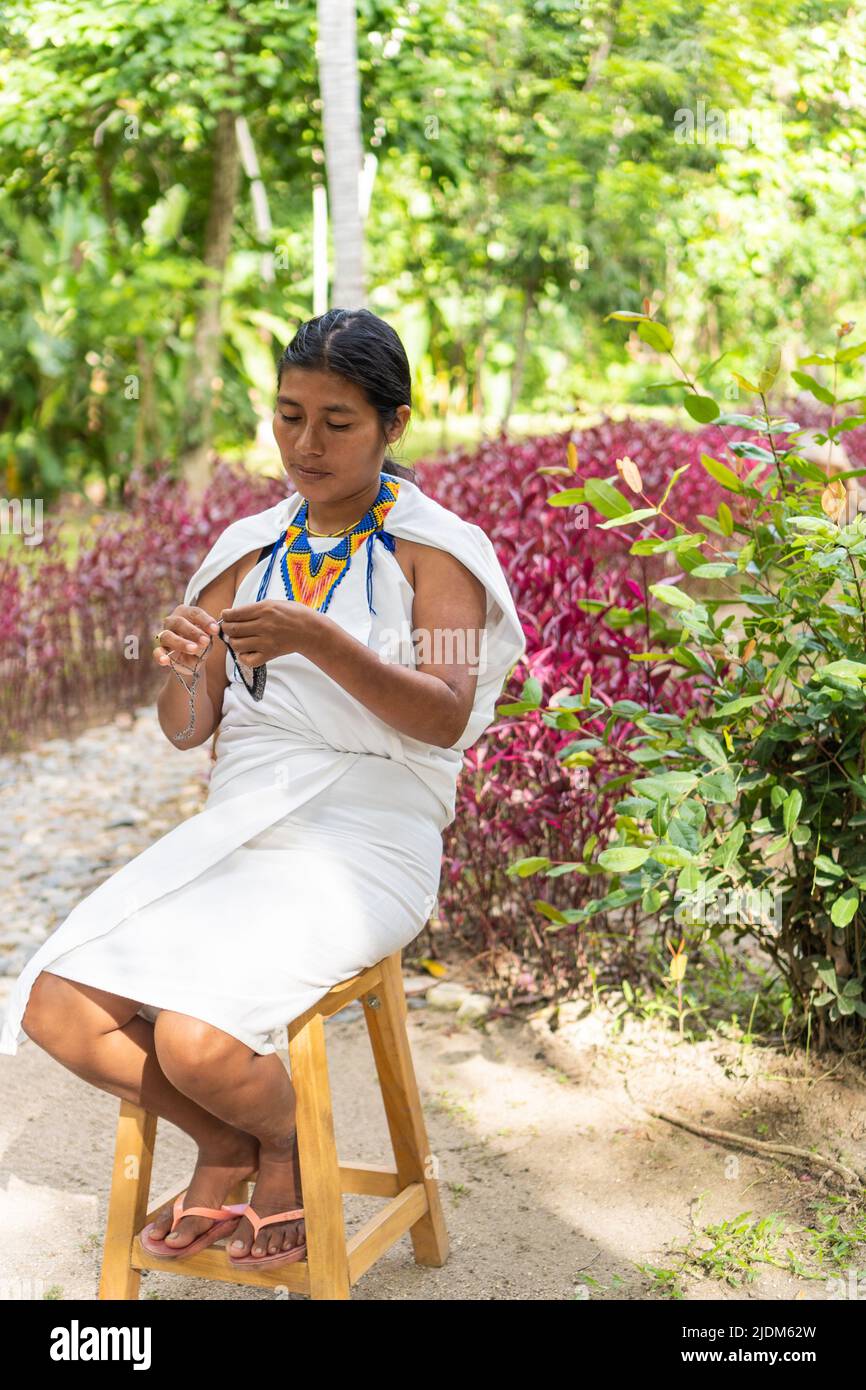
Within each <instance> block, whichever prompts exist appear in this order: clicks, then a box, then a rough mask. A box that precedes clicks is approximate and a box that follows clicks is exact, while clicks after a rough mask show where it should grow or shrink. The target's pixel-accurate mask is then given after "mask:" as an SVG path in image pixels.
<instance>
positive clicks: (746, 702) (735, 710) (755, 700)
mask: <svg viewBox="0 0 866 1390" xmlns="http://www.w3.org/2000/svg"><path fill="white" fill-rule="evenodd" d="M763 698H764V696H763V695H740V696H738V697H737V699H736V700H727V701H726V702H725V704H723V705H719V707H718V709H717V710H714V711H713V717H714V718H717V717H718V716H720V715H725V716H727V715H729V714H739V713H740V710H744V709H749V708H751V706H752V705H757V704H759V703H760V701H761V700H763Z"/></svg>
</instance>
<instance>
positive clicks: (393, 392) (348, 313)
mask: <svg viewBox="0 0 866 1390" xmlns="http://www.w3.org/2000/svg"><path fill="white" fill-rule="evenodd" d="M286 367H302V368H304V369H305V370H307V371H316V370H318V371H329V372H336V373H337V374H338V375H339V376H342V377H345V378H346V380H347V381H352V382H354V383H355V385H356V386H360V388H361V390H362V391H363V393H364V395H365V396H366V398H367V400H368V401H369V403H370V405H372V406H373V408H374V409H375V410H376V411H378V414H379V419H380V421H381V423H382V433H383V435H384V433H385V429H386V428H387V426H389V425H392V424H393V423H394V420H395V419H396V415H397V407H398V406H399V405H408V406H411V404H412V375H411V372H410V370H409V359H408V358H407V356H406V350H405V348H404V347H403V344H402V343H401V341H400V338H399V335H398V334H397V333H396V332H395V331H394V329H393V328H392V327H391V325H390V324H389V323H386V322H385V320H384V319H380V318H379V317H378V316H377V315H376V314H374V313H371V311H370V310H369V309H362V308H358V309H329V310H328V312H327V313H326V314H319V316H318V317H317V318H313V319H307V321H306V323H302V324H301V326H300V327H299V328H298V330H297V332H296V333H295V336H294V338H293V339H292V341H291V342H290V343H289V345H288V347H287V348H286V349H285V351H284V352H283V355H282V357H281V358H280V360H279V363H278V364H277V390H279V388H280V382H281V380H282V376H283V371H284V369H285V368H286ZM386 443H387V447H388V450H389V451H390V448H391V445H390V442H388V441H386ZM384 470H385V472H386V473H395V474H396V475H397V477H399V478H408V480H409V482H410V483H415V485H416V487H417V486H418V480H417V478H416V477H415V470H414V468H413V467H412V466H411V465H403V464H400V463H397V462H395V461H393V456H392V455H390V453H389V455H388V457H387V459H386V461H385V464H384Z"/></svg>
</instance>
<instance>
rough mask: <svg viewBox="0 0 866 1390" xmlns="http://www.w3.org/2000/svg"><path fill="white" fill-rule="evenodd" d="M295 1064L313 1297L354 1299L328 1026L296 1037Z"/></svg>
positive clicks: (310, 1026)
mask: <svg viewBox="0 0 866 1390" xmlns="http://www.w3.org/2000/svg"><path fill="white" fill-rule="evenodd" d="M289 1063H290V1069H291V1077H292V1084H293V1086H294V1088H295V1096H296V1099H297V1130H298V1162H299V1164H300V1169H301V1187H302V1191H303V1199H302V1200H303V1207H304V1229H305V1231H306V1233H307V1272H308V1277H309V1281H310V1297H311V1298H314V1299H348V1298H349V1296H350V1295H349V1288H350V1285H349V1258H348V1254H347V1250H346V1224H345V1220H344V1216H343V1192H342V1185H341V1182H340V1161H339V1159H338V1157H337V1142H336V1139H335V1137H334V1115H333V1108H332V1105H331V1087H330V1082H329V1080H328V1058H327V1052H326V1049H325V1021H324V1019H323V1017H322V1015H321V1014H315V1015H314V1016H313V1017H312V1018H311V1019H309V1020H308V1021H307V1022H306V1023H305V1024H303V1026H302V1027H301V1028H300V1029H299V1031H298V1032H297V1033H296V1034H295V1035H294V1037H293V1036H292V1033H291V1027H290V1028H289Z"/></svg>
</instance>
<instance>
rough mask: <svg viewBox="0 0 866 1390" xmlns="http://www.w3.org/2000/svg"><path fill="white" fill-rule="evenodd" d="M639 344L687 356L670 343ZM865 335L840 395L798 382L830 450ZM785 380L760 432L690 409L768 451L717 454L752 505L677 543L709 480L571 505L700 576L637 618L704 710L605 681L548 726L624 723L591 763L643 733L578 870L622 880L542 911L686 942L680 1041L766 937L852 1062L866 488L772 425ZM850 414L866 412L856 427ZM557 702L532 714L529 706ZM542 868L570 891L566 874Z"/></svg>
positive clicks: (789, 998) (772, 364)
mask: <svg viewBox="0 0 866 1390" xmlns="http://www.w3.org/2000/svg"><path fill="white" fill-rule="evenodd" d="M616 317H625V315H620V314H618V315H616ZM638 327H639V331H640V332H641V334H642V336H643V337H644V338H645V340H646V341H648V342H652V343H654V344H655V345H656V346H657V347H658V348H659V349H660V350H663V351H667V352H669V353H670V354H671V356H673V346H674V344H673V337H672V335H671V333H670V331H669V329H668V328H667V327H666V326H665V325H663V324H660V323H658V322H655V321H652V320H650V319H644V320H639V321H638ZM852 328H853V325H852V324H850V323H848V324H843V325H840V328H839V329H838V331H837V341H836V345H835V349H834V351H833V352H832V353H825V352H819V353H815V354H812V355H810V356H809V357H807V358H805V359H804V360H803V361H802V362H801V364H800V366H801V368H802V367H809V368H812V369H816V368H817V372H818V373H819V374H820V377H821V378H823V379H819V376H816V375H813V374H812V372H811V371H810V372H804V371H802V370H797V371H795V373H794V377H795V380H797V382H798V384H800V385H804V386H806V387H808V389H809V390H810V391H811V393H812V394H813V395H814V396H815V397H816V398H817V399H818V400H820V401H822V402H823V403H826V404H827V405H829V406H830V407H831V409H832V416H831V420H832V423H831V424H830V425H828V427H827V429H826V431H821V432H820V433H819V434H818V435H817V443H818V444H819V445H820V444H828V443H831V444H832V445H837V444H838V442H839V441H840V440H842V439H843V438H844V435H845V433H846V432H847V431H848V430H849V429H852V428H857V427H858V426H861V425H862V424H863V423H864V421H866V415H864V414H863V413H862V406H863V403H864V402H866V391H864V388H863V386H862V384H855V383H857V374H858V373H859V372H860V371H861V370H862V361H863V359H864V358H866V342H864V341H862V340H858V341H855V342H853V343H850V344H848V343H846V341H845V340H846V338H847V337H848V335H849V334H850V333H851V330H852ZM778 373H779V362H778V354H772V356H771V360H770V361H768V362H767V364H766V365H765V366H764V367H763V368H762V369H761V370H760V371H757V372H755V373H754V376H753V379H748V378H743V377H741V378H740V379H739V385H740V386H741V388H742V389H743V391H745V392H748V393H749V394H750V395H751V396H752V397H757V398H758V399H759V400H760V405H761V410H760V413H757V414H751V413H750V414H741V413H733V414H732V413H724V412H720V411H719V409H718V404H717V403H715V402H714V401H713V400H712V398H711V397H708V396H696V395H695V394H694V393H692V394H691V395H690V396H689V397H688V398H687V399H688V400H689V403H690V405H691V406H692V408H693V410H694V409H698V410H699V411H700V412H701V413H702V414H703V416H704V418H706V419H709V418H713V419H714V423H715V424H716V425H717V426H718V427H719V428H720V431H721V430H722V429H724V428H727V427H736V428H748V429H750V430H751V431H753V432H754V433H755V434H757V435H758V436H759V438H760V442H755V440H754V439H752V440H749V441H740V442H734V443H730V444H729V446H728V448H727V460H726V461H725V460H722V459H718V458H715V457H711V456H709V455H707V454H703V455H702V456H701V463H702V464H703V466H704V468H705V469H706V471H707V472H708V473H709V474H710V476H711V477H712V478H714V479H715V481H716V482H718V483H719V484H720V485H721V486H722V487H723V488H725V489H726V491H727V493H728V495H729V497H730V499H731V501H730V505H728V504H727V503H724V502H723V503H720V504H719V506H718V508H717V511H716V514H715V515H699V516H698V517H697V518H696V521H697V523H698V525H699V526H700V529H696V527H693V526H690V525H686V524H684V523H682V522H680V521H677V522H676V527H675V533H674V535H673V536H670V535H664V536H662V535H660V534H659V533H658V531H657V529H656V527H657V524H658V523H659V522H660V521H662V520H664V521H666V522H670V521H672V519H673V518H672V517H671V515H670V510H669V505H668V498H669V496H670V495H671V493H672V492H673V491H674V490H675V488H676V486H677V483H678V480H679V477H680V476H681V475H682V474H684V473H685V472H686V469H687V468H688V467H693V466H694V465H693V464H691V465H689V464H687V465H685V466H684V467H682V468H679V469H676V470H675V471H674V472H673V473H672V474H671V477H670V479H669V480H668V482H667V486H666V487H665V489H664V491H663V493H662V494H661V495H659V496H655V497H653V496H650V495H648V494H647V492H646V490H645V486H644V483H643V480H642V478H641V475H640V471H639V469H638V468H637V466H636V465H635V463H634V462H633V461H632V460H631V459H628V458H623V459H621V460H618V461H617V472H618V474H619V475H620V478H621V479H622V482H623V483H624V484H625V487H626V489H628V490H630V491H631V493H632V494H634V495H635V496H634V498H633V499H632V500H630V499H629V497H628V495H627V493H626V492H623V491H622V489H621V488H620V487H618V486H616V483H617V482H619V478H618V477H617V473H614V474H613V475H612V477H611V478H608V479H607V480H601V481H600V482H598V481H596V482H595V486H594V487H592V488H590V486H589V483H587V484H586V485H583V486H581V487H578V488H573V489H569V490H567V492H565V493H564V494H559V496H558V498H554V499H552V500H554V501H557V500H559V501H562V499H563V497H564V498H565V500H566V502H567V504H568V505H575V506H577V505H580V506H583V505H586V504H589V505H590V506H592V507H593V508H594V509H595V511H596V512H600V513H601V514H602V515H603V516H604V517H606V518H607V520H605V521H603V522H601V526H602V527H605V528H607V527H612V526H615V527H616V528H617V529H621V528H629V529H631V530H636V531H637V533H638V537H639V538H638V539H636V540H635V542H634V544H633V545H632V547H631V553H632V554H638V555H640V554H643V555H658V554H661V553H668V554H671V555H673V556H675V557H676V564H677V566H678V567H679V571H680V572H679V574H677V575H674V576H672V578H671V580H670V581H669V582H660V583H654V584H650V585H649V592H648V593H647V594H646V595H645V611H644V612H643V613H637V614H635V615H633V616H634V618H635V620H636V622H637V623H638V624H639V626H641V627H644V628H645V631H646V640H647V647H646V649H645V650H644V651H643V652H642V653H640V654H639V655H633V656H632V660H639V661H645V662H650V663H653V665H654V669H664V670H666V671H669V672H674V673H678V674H679V676H680V678H681V679H683V680H686V681H688V682H689V685H690V687H691V688H693V690H694V695H695V698H694V703H693V706H692V708H691V709H689V710H688V711H687V712H686V713H685V714H683V713H681V712H679V711H677V710H675V709H673V708H672V706H671V703H670V702H669V701H658V700H651V701H643V700H642V699H640V698H637V699H635V700H617V701H615V702H613V703H611V701H610V699H609V698H608V699H605V694H606V692H605V691H603V690H599V691H595V690H594V689H593V688H592V683H591V682H590V681H589V679H587V681H586V683H585V685H584V689H583V692H582V694H580V695H573V696H567V697H565V698H563V699H559V700H557V701H556V702H554V704H553V705H552V706H551V707H550V708H549V709H548V711H547V714H548V717H549V718H550V720H551V722H552V724H553V726H554V727H557V728H566V729H574V730H580V731H583V730H584V726H585V724H586V723H587V721H590V720H597V719H599V718H600V717H604V718H605V719H606V723H605V730H604V735H603V737H590V738H584V739H582V740H581V741H580V742H579V743H575V745H574V746H575V748H580V749H581V752H582V755H583V756H584V758H587V759H589V760H590V761H592V762H595V760H596V757H597V756H598V754H599V753H601V752H603V751H604V747H605V744H606V743H607V741H608V739H609V738H610V737H611V736H612V734H613V733H614V731H615V730H617V731H621V728H622V726H625V727H626V728H627V730H628V736H627V738H626V739H625V740H622V739H620V741H619V742H618V748H619V751H620V752H621V753H626V754H627V756H628V758H629V760H630V763H631V765H630V766H629V768H628V769H627V771H626V772H625V773H624V774H623V775H622V776H620V777H618V778H617V779H616V780H615V781H610V780H608V781H607V782H606V783H604V784H602V786H600V787H598V788H597V789H596V794H599V795H600V794H602V792H603V794H604V795H605V796H609V795H610V793H611V791H612V790H613V789H614V788H616V789H618V790H619V791H620V792H621V794H622V795H623V799H622V800H621V801H620V802H619V803H618V805H617V808H616V809H617V812H618V818H617V834H616V839H615V840H614V841H613V842H611V843H609V844H607V845H606V846H605V847H604V848H603V849H602V851H601V853H600V854H599V855H598V857H597V862H595V863H593V864H592V865H590V866H586V865H578V866H575V867H577V868H579V870H580V872H581V873H583V874H587V873H589V874H591V875H593V874H594V875H601V876H604V875H613V877H614V886H613V888H612V890H611V891H609V892H607V893H605V894H604V895H603V896H602V897H599V898H596V899H594V900H593V901H592V902H591V903H589V904H588V905H586V906H583V907H578V908H574V909H569V910H566V911H565V912H561V911H558V910H556V909H553V908H552V907H550V906H546V907H544V905H543V904H542V906H543V907H544V910H545V913H546V915H548V916H549V917H550V918H551V919H552V922H553V926H552V927H551V928H549V930H554V931H555V930H558V929H560V927H561V926H566V925H569V926H570V925H573V924H574V923H577V922H583V921H586V920H587V919H588V918H592V917H596V916H598V915H599V914H600V913H610V912H611V911H614V910H617V909H622V908H626V907H628V906H629V905H631V904H637V903H639V904H640V906H641V908H642V910H643V911H644V912H645V913H647V914H650V920H651V921H654V922H657V923H659V924H660V925H661V926H662V929H663V931H665V932H673V940H674V941H676V940H677V938H679V944H678V945H677V946H675V947H674V946H673V945H672V946H671V950H672V952H673V962H672V965H671V981H672V983H673V984H674V985H675V986H676V988H677V990H678V993H679V1003H680V1021H681V1026H682V1021H683V1019H684V1018H685V1017H686V1016H687V1015H688V1014H689V1013H690V1012H691V1005H692V1003H693V1002H694V1001H693V1000H690V999H689V995H688V993H686V995H685V997H684V996H683V992H682V991H683V985H684V982H685V983H686V985H688V961H689V959H690V957H691V956H692V955H693V954H694V953H695V952H696V951H699V950H700V948H701V947H703V946H704V945H705V944H706V943H708V942H712V941H716V940H718V939H719V938H720V937H721V936H723V935H725V934H726V933H728V932H731V931H732V932H733V933H734V937H735V939H737V940H739V939H740V938H742V937H743V936H749V937H752V938H754V939H755V940H756V941H757V943H758V944H759V945H760V947H761V948H762V950H763V951H764V952H766V954H767V955H768V957H769V958H770V959H771V960H772V962H773V963H774V965H775V966H776V967H777V969H778V972H779V976H780V978H781V979H782V980H783V981H784V985H785V993H784V996H783V1000H782V1005H783V1015H784V1016H785V1017H786V1018H787V1017H789V1016H790V1021H791V1025H792V1028H793V1029H794V1030H795V1031H797V1030H802V1031H803V1032H804V1033H805V1032H807V1031H808V1030H810V1029H811V1027H812V1023H813V1017H814V1015H817V1019H818V1025H819V1043H820V1045H822V1046H823V1045H824V1044H826V1042H827V1041H828V1040H829V1039H830V1037H831V1036H832V1038H833V1039H834V1041H839V1042H841V1043H843V1044H847V1045H851V1044H852V1043H855V1042H859V1041H860V1039H861V1038H862V1035H863V1023H862V1020H863V1019H864V1018H866V999H864V995H863V986H864V983H866V938H864V930H863V927H864V920H866V916H864V906H863V904H864V902H866V840H864V834H863V827H864V825H866V726H864V710H866V513H864V511H861V510H858V506H857V503H858V502H859V498H860V496H861V494H860V493H859V492H857V491H854V492H853V493H850V492H849V489H848V488H846V485H845V484H846V481H847V482H849V483H850V481H851V480H852V479H853V478H855V477H857V476H862V475H863V474H864V473H866V469H863V468H859V469H847V468H845V467H844V465H842V466H841V467H838V468H834V467H833V459H832V449H831V453H830V458H829V461H828V463H827V464H826V465H819V464H818V463H816V462H814V461H812V460H810V459H809V458H808V457H806V456H804V451H803V443H804V441H803V431H802V430H801V429H800V427H799V425H798V422H797V421H796V420H786V419H784V418H782V417H778V416H772V415H771V414H770V412H769V409H768V404H767V397H768V395H769V393H770V391H771V389H772V388H773V386H774V384H775V382H776V379H777V376H778ZM843 404H845V405H850V404H856V405H857V406H859V407H860V410H859V411H858V412H857V413H850V412H847V413H846V414H845V416H844V418H842V416H841V415H840V414H839V410H840V407H841V406H842V405H843ZM806 452H808V451H806ZM837 453H838V450H837ZM592 481H593V480H590V482H592ZM633 502H634V503H636V505H633ZM677 580H679V581H681V582H675V581H677ZM696 581H700V583H701V585H702V586H704V587H705V588H706V589H707V590H708V592H707V593H705V594H702V595H701V596H700V597H699V598H697V597H695V596H694V594H693V593H692V592H690V585H691V586H694V584H695V582H696ZM653 600H655V602H653ZM539 703H540V702H539V701H538V700H537V699H532V698H530V699H528V700H527V702H526V708H537V707H538V705H539ZM530 867H531V871H532V872H533V873H541V872H555V873H561V872H562V869H561V867H560V868H558V869H554V868H553V865H552V863H551V862H550V861H549V860H547V859H545V858H539V859H538V860H537V861H531V864H530Z"/></svg>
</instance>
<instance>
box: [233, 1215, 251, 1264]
mask: <svg viewBox="0 0 866 1390" xmlns="http://www.w3.org/2000/svg"><path fill="white" fill-rule="evenodd" d="M252 1240H253V1228H252V1226H251V1225H250V1223H249V1221H248V1220H247V1218H246V1217H244V1218H243V1220H242V1221H241V1223H240V1225H239V1226H236V1227H235V1233H234V1235H233V1236H232V1238H231V1240H230V1241H229V1250H230V1251H231V1253H232V1254H233V1255H238V1256H241V1255H248V1254H249V1253H250V1249H251V1246H252Z"/></svg>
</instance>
